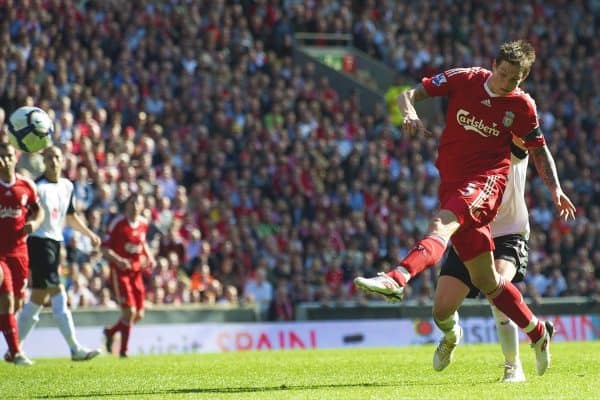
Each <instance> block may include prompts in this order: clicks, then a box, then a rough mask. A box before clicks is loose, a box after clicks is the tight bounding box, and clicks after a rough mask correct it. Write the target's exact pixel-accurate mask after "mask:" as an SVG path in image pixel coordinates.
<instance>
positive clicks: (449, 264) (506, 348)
mask: <svg viewBox="0 0 600 400" xmlns="http://www.w3.org/2000/svg"><path fill="white" fill-rule="evenodd" d="M511 153H512V154H511V166H510V172H509V173H508V181H507V185H506V190H505V191H504V195H503V196H502V203H501V204H500V208H499V210H498V215H496V219H495V220H494V221H492V223H491V224H490V226H491V229H492V235H493V237H494V245H495V250H494V262H495V267H496V271H498V273H499V274H500V275H501V276H502V277H503V278H504V279H506V280H508V281H512V282H520V281H522V280H523V278H524V276H525V274H526V269H527V260H528V247H529V246H528V244H527V240H528V238H529V231H530V229H529V212H528V210H527V204H526V203H525V181H526V179H527V178H526V177H527V162H528V158H529V157H528V154H527V150H526V149H524V148H523V147H521V145H520V143H519V141H518V140H515V141H514V143H513V145H512V147H511ZM478 294H479V290H478V289H477V288H476V287H475V286H473V283H472V282H471V279H470V278H469V271H468V270H467V268H466V267H465V265H464V264H463V263H462V261H460V258H459V257H458V255H457V254H456V251H455V250H454V249H453V248H452V247H451V248H450V249H449V251H448V255H447V257H446V260H445V261H444V263H443V264H442V268H441V271H440V277H439V279H438V281H437V285H436V289H435V295H434V304H433V320H434V322H435V324H436V325H437V326H438V328H440V330H441V331H442V332H443V333H444V336H443V338H442V339H441V340H440V343H439V345H438V347H437V349H436V350H435V353H434V356H433V369H435V370H436V371H442V370H444V369H445V368H446V367H447V366H448V365H449V364H450V363H451V362H452V356H453V353H454V350H455V348H456V346H457V345H458V343H459V342H460V340H461V338H462V335H463V331H462V328H461V327H460V324H459V317H458V308H459V307H460V306H461V304H462V303H463V301H464V299H465V297H469V298H475V297H477V296H478ZM492 315H493V317H494V320H495V322H496V331H497V332H498V340H499V342H500V346H501V348H502V353H503V354H504V376H503V377H502V382H506V383H514V382H524V381H525V373H524V372H523V367H522V365H521V360H520V357H519V331H518V328H517V326H516V325H515V323H514V322H513V321H511V320H510V319H509V318H508V317H507V316H506V315H505V314H504V313H503V312H502V311H500V310H498V308H496V307H494V306H493V305H492ZM545 326H546V331H547V332H548V333H549V335H550V337H552V335H553V334H554V326H553V325H552V323H551V322H550V321H545Z"/></svg>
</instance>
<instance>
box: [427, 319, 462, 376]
mask: <svg viewBox="0 0 600 400" xmlns="http://www.w3.org/2000/svg"><path fill="white" fill-rule="evenodd" d="M462 336H463V330H462V328H461V327H460V326H459V327H458V330H457V331H456V332H455V333H452V332H449V333H447V334H446V335H444V337H443V338H442V339H441V340H440V343H439V344H438V347H437V349H435V353H433V369H435V370H436V371H442V370H443V369H445V368H446V367H447V366H448V365H450V363H451V362H452V356H453V355H454V350H455V349H456V346H457V345H458V344H459V343H460V340H461V339H462Z"/></svg>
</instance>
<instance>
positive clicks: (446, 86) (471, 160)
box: [422, 67, 545, 182]
mask: <svg viewBox="0 0 600 400" xmlns="http://www.w3.org/2000/svg"><path fill="white" fill-rule="evenodd" d="M491 75H492V72H491V71H488V70H486V69H484V68H479V67H474V68H455V69H450V70H447V71H445V72H442V73H440V74H437V75H435V76H433V77H430V78H423V80H422V83H423V86H424V87H425V90H426V91H427V93H428V94H429V95H430V96H447V97H448V110H447V112H446V127H445V128H444V132H443V133H442V137H441V139H440V143H439V147H438V159H437V162H436V166H437V168H438V170H439V171H440V176H441V178H442V180H444V181H445V182H453V181H465V180H468V179H471V178H473V177H476V176H489V175H496V174H502V175H508V170H509V167H510V143H511V141H512V135H515V136H518V137H520V138H522V139H523V140H524V141H525V145H526V146H527V147H529V148H533V147H539V146H543V145H544V144H545V141H544V136H543V135H542V133H541V131H540V129H539V122H538V116H537V110H536V106H535V102H534V101H533V99H532V98H531V97H530V96H529V95H528V94H527V93H525V92H524V91H523V90H521V89H520V88H517V89H516V90H514V91H513V92H512V93H510V94H508V95H506V96H497V95H495V94H493V93H492V92H491V91H490V90H489V88H488V87H487V80H488V79H489V78H490V76H491Z"/></svg>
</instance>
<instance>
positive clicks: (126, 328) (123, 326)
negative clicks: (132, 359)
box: [106, 319, 131, 355]
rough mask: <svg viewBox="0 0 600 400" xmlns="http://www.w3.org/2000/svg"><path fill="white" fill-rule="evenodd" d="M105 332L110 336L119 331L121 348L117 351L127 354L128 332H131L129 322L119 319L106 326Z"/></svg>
mask: <svg viewBox="0 0 600 400" xmlns="http://www.w3.org/2000/svg"><path fill="white" fill-rule="evenodd" d="M106 332H107V333H108V334H109V335H110V336H112V335H114V334H115V333H117V332H119V333H121V348H120V351H119V352H120V354H122V355H123V354H127V347H128V345H129V334H130V333H131V324H130V323H128V322H126V321H123V320H121V319H120V320H119V321H117V323H116V324H114V325H113V326H111V327H110V328H108V329H107V330H106Z"/></svg>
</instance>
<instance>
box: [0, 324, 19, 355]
mask: <svg viewBox="0 0 600 400" xmlns="http://www.w3.org/2000/svg"><path fill="white" fill-rule="evenodd" d="M0 331H2V334H3V335H4V338H5V339H6V344H7V345H8V351H9V352H10V354H11V355H12V356H14V355H15V354H17V353H18V352H20V351H21V350H20V348H19V332H18V329H17V320H16V319H15V315H14V314H0Z"/></svg>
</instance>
